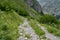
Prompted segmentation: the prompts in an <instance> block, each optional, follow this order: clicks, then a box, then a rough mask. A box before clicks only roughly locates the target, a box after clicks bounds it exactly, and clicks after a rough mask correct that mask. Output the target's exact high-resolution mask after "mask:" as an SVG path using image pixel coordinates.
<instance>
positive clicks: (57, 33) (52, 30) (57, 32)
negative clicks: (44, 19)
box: [43, 24, 60, 37]
mask: <svg viewBox="0 0 60 40" xmlns="http://www.w3.org/2000/svg"><path fill="white" fill-rule="evenodd" d="M43 26H45V27H46V28H47V30H48V32H50V33H52V34H54V35H55V36H58V37H60V30H59V29H57V28H55V27H53V26H51V25H47V24H43Z"/></svg>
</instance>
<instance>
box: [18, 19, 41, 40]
mask: <svg viewBox="0 0 60 40" xmlns="http://www.w3.org/2000/svg"><path fill="white" fill-rule="evenodd" d="M19 31H20V32H19V33H20V35H21V36H20V37H19V38H18V40H40V38H39V36H38V35H36V33H35V32H34V30H33V29H32V28H31V26H30V25H29V23H28V20H27V19H25V20H24V23H23V24H21V25H20V26H19ZM25 34H29V35H30V38H26V37H25Z"/></svg>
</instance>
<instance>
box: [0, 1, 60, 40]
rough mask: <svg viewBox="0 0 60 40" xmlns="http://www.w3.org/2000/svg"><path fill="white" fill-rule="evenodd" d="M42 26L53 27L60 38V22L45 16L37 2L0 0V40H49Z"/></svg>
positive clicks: (50, 16)
mask: <svg viewBox="0 0 60 40" xmlns="http://www.w3.org/2000/svg"><path fill="white" fill-rule="evenodd" d="M40 24H41V25H42V24H47V25H50V26H51V27H52V25H53V27H54V28H55V29H53V27H52V28H51V29H53V31H52V30H51V31H52V34H54V33H56V32H57V33H56V34H54V35H57V36H59V37H60V30H59V29H60V25H59V24H60V22H59V21H58V20H57V19H56V17H55V16H52V15H48V14H43V12H42V9H41V6H40V5H39V3H38V2H37V0H0V40H48V38H46V36H45V32H44V31H43V30H42V29H41V26H39V25H40ZM44 26H45V25H44ZM48 27H49V26H48ZM47 30H48V29H47ZM58 30H59V31H58ZM48 31H49V32H50V28H49V30H48ZM55 31H56V32H55Z"/></svg>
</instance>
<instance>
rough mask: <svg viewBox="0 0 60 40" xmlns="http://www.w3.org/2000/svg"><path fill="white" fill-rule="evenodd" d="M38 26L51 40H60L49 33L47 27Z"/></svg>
mask: <svg viewBox="0 0 60 40" xmlns="http://www.w3.org/2000/svg"><path fill="white" fill-rule="evenodd" d="M38 26H40V27H41V29H42V30H43V31H44V32H45V36H46V38H48V39H50V40H60V38H58V37H56V36H54V35H53V34H51V33H49V32H48V31H47V30H46V28H45V27H43V26H41V25H40V24H38Z"/></svg>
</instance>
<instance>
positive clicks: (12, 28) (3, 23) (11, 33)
mask: <svg viewBox="0 0 60 40" xmlns="http://www.w3.org/2000/svg"><path fill="white" fill-rule="evenodd" d="M22 22H23V20H22V17H21V16H19V15H18V14H17V13H16V12H15V11H11V12H10V11H9V12H5V11H0V40H17V38H18V37H19V33H18V25H20V23H22Z"/></svg>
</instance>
